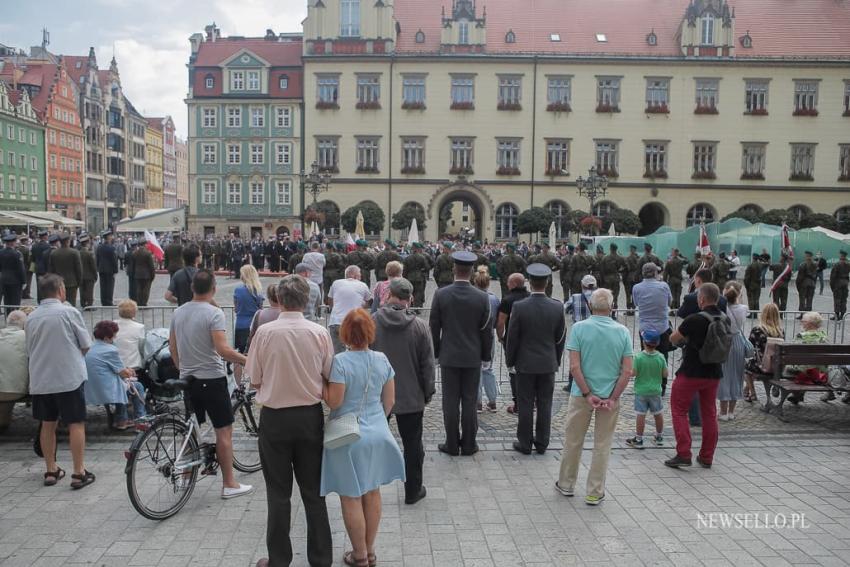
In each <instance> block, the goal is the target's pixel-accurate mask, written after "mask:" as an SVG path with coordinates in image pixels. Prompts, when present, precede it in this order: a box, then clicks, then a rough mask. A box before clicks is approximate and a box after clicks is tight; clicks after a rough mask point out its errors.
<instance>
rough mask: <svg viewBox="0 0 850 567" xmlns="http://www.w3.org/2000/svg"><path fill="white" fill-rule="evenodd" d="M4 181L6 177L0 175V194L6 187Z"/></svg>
mask: <svg viewBox="0 0 850 567" xmlns="http://www.w3.org/2000/svg"><path fill="white" fill-rule="evenodd" d="M5 182H6V179H5V178H4V177H3V176H2V175H0V194H2V193H3V191H5V190H6V188H5V186H4V183H5ZM54 183H55V181H54Z"/></svg>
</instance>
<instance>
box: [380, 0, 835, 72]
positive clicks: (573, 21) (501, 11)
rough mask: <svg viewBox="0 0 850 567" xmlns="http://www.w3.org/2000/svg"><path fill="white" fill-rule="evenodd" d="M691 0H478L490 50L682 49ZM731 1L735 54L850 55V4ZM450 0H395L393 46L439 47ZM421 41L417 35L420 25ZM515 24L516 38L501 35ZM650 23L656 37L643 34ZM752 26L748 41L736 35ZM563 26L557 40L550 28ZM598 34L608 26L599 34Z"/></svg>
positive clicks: (411, 49)
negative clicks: (601, 37) (653, 41)
mask: <svg viewBox="0 0 850 567" xmlns="http://www.w3.org/2000/svg"><path fill="white" fill-rule="evenodd" d="M689 3H690V0H569V2H565V0H522V2H519V1H518V0H486V1H485V0H479V1H478V2H476V16H477V17H479V18H480V17H481V15H482V12H483V9H484V7H485V6H486V9H487V17H486V29H487V45H486V52H487V53H502V54H508V53H558V54H575V55H615V56H623V55H642V56H647V55H648V56H652V55H655V56H681V49H680V47H679V38H678V33H679V27H680V24H681V22H682V20H683V19H684V17H685V10H686V9H687V6H688V4H689ZM729 5H730V7H733V8H734V9H735V15H736V20H735V36H736V37H735V47H736V51H735V54H736V56H737V57H791V58H799V57H840V58H850V6H848V5H847V4H846V3H842V2H838V1H836V0H729ZM444 6H445V10H446V14H447V15H450V14H451V9H452V6H451V0H437V1H435V0H396V1H395V3H394V8H395V18H396V20H397V21H398V22H399V24H400V26H401V33H400V34H399V36H398V43H397V45H396V50H397V51H398V52H400V53H423V52H425V53H434V52H438V51H439V49H440V31H441V29H442V19H441V12H442V10H443V7H444ZM420 29H421V30H422V31H423V32H424V34H425V43H421V44H420V43H416V41H415V36H416V32H417V31H418V30H420ZM509 30H513V32H514V34H515V35H516V42H515V43H506V42H505V34H506V33H507V32H508V31H509ZM653 30H654V31H655V34H656V36H657V38H658V43H657V45H655V46H651V45H649V44H648V43H647V41H646V36H647V35H648V34H649V33H650V32H651V31H653ZM747 31H749V33H750V36H751V37H752V39H753V47H752V48H750V49H744V48H742V47H741V46H740V42H739V41H738V38H739V37H740V36H743V35H744V34H746V33H747ZM553 33H557V34H560V39H561V41H551V39H550V35H551V34H553ZM596 34H605V36H606V38H607V42H599V41H597V39H596Z"/></svg>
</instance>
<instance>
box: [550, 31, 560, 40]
mask: <svg viewBox="0 0 850 567" xmlns="http://www.w3.org/2000/svg"><path fill="white" fill-rule="evenodd" d="M549 41H561V34H559V33H550V34H549Z"/></svg>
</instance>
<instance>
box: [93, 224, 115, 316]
mask: <svg viewBox="0 0 850 567" xmlns="http://www.w3.org/2000/svg"><path fill="white" fill-rule="evenodd" d="M110 236H112V232H111V231H106V232H104V233H101V237H102V238H104V241H103V242H101V243H100V246H98V247H97V251H96V252H95V255H94V257H95V261H96V263H97V273H98V275H99V277H100V304H101V305H102V306H104V307H111V306H112V294H113V293H114V292H115V274H117V273H118V252H117V251H116V250H115V246H114V245H113V244H112V240H111V239H110V238H109V237H110Z"/></svg>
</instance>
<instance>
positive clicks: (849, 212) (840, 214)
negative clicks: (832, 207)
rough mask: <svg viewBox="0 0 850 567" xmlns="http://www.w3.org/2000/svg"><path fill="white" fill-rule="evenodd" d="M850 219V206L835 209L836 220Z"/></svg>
mask: <svg viewBox="0 0 850 567" xmlns="http://www.w3.org/2000/svg"><path fill="white" fill-rule="evenodd" d="M848 219H850V207H841V208H840V209H838V210H837V211H835V220H837V221H838V222H841V221H846V220H848Z"/></svg>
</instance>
